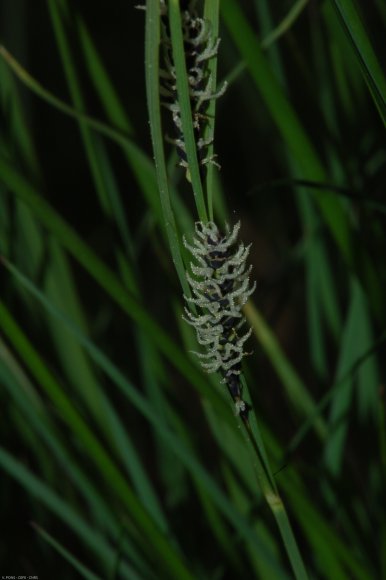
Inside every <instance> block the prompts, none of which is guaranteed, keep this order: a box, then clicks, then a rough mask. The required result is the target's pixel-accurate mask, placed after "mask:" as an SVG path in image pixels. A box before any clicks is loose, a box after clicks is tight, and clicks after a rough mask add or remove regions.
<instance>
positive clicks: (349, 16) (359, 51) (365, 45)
mask: <svg viewBox="0 0 386 580" xmlns="http://www.w3.org/2000/svg"><path fill="white" fill-rule="evenodd" d="M333 3H334V5H335V8H336V10H337V12H338V14H339V16H340V19H341V22H342V26H343V28H344V30H345V32H346V34H347V35H348V37H349V39H350V41H351V44H352V47H353V49H354V51H355V55H356V57H357V60H358V62H359V66H360V68H361V70H362V73H363V76H364V78H365V80H366V83H367V85H368V87H369V90H370V93H371V96H372V97H373V99H374V102H375V104H376V106H377V109H378V111H379V114H380V116H381V119H382V121H383V123H384V124H385V125H386V78H385V75H384V73H383V71H382V68H381V65H380V63H379V61H378V58H377V56H376V54H375V52H374V49H373V47H372V44H371V41H370V39H369V37H368V34H367V32H366V28H365V26H364V24H363V22H362V19H361V17H360V14H359V12H358V9H357V7H356V5H355V3H354V1H353V0H333Z"/></svg>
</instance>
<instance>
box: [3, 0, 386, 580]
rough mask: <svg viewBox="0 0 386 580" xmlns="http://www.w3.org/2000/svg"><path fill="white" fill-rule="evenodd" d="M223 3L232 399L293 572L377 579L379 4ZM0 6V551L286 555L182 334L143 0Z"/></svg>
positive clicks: (167, 567)
mask: <svg viewBox="0 0 386 580" xmlns="http://www.w3.org/2000/svg"><path fill="white" fill-rule="evenodd" d="M220 4H221V7H220V16H221V19H220V36H221V38H222V41H221V48H220V56H219V71H218V78H219V82H221V80H222V79H224V78H228V80H229V87H228V90H227V92H226V94H225V95H224V96H223V97H222V98H221V99H220V100H219V101H218V103H217V116H216V139H215V150H216V152H217V153H218V156H219V161H220V163H221V166H222V170H221V172H220V174H216V175H215V179H214V206H215V214H216V216H217V219H218V220H221V218H222V217H224V216H228V217H227V219H228V220H230V221H231V222H234V221H236V220H238V219H240V220H241V221H242V237H243V240H244V241H245V242H246V243H250V242H252V243H253V249H252V252H251V259H252V262H253V265H254V276H255V278H256V280H257V282H258V287H257V291H256V293H255V296H254V305H252V304H251V305H248V309H247V315H248V318H249V320H250V322H251V324H252V326H253V328H254V331H255V340H254V341H251V343H252V344H251V350H252V349H253V351H254V353H253V356H251V357H248V361H247V365H246V376H247V380H248V385H249V390H250V396H251V399H252V402H253V405H254V408H255V410H256V414H257V417H258V419H259V422H260V425H261V430H262V435H263V438H264V441H265V444H266V446H267V451H268V455H269V459H270V463H271V467H272V469H273V472H274V475H275V480H276V483H277V485H278V487H279V489H280V491H281V494H282V496H283V499H284V501H285V503H286V506H287V509H288V512H289V516H290V519H291V522H292V524H293V526H294V529H295V533H296V536H297V538H298V541H299V545H300V549H301V551H302V555H303V557H304V560H305V562H306V566H307V569H308V572H309V575H310V578H331V579H334V580H335V579H344V578H348V579H351V578H360V579H373V578H386V528H385V520H384V489H385V475H386V471H385V470H386V446H385V417H384V378H383V377H384V366H385V363H384V360H385V336H386V334H385V306H384V288H385V277H386V271H385V265H384V263H385V258H384V256H385V211H386V199H385V195H384V183H385V173H386V171H385V158H386V150H385V140H384V124H385V118H386V114H385V111H386V108H385V97H386V90H385V86H386V84H385V76H384V73H383V70H384V66H385V60H386V56H385V51H384V46H383V44H384V43H383V39H384V34H385V22H386V10H385V8H384V4H383V3H382V2H381V1H376V0H374V1H373V2H369V3H366V5H365V6H364V5H362V4H361V5H360V6H358V5H356V4H355V3H354V2H352V0H344V1H343V0H334V1H333V0H330V1H323V2H314V1H309V2H305V1H298V2H278V1H272V2H268V0H255V2H246V1H243V2H236V1H234V0H222V2H221V3H220ZM0 11H1V12H0V31H1V33H0V34H1V36H0V41H1V43H2V45H3V46H4V47H5V48H6V50H7V51H8V52H7V51H5V50H2V51H1V58H0V99H1V110H0V255H1V259H2V263H1V267H0V268H1V269H0V281H1V297H0V384H1V389H0V397H1V409H2V420H1V423H0V431H1V448H0V467H1V469H2V477H1V484H0V485H1V494H0V501H1V513H2V516H3V517H2V521H3V526H2V527H3V530H4V533H3V537H4V538H5V541H3V542H2V544H1V546H0V570H1V573H2V574H31V575H32V574H38V575H39V577H40V578H58V579H61V578H63V579H67V578H79V577H84V578H103V579H104V578H109V579H118V578H129V579H131V578H150V579H151V578H154V579H156V578H205V579H206V578H211V579H212V578H213V579H234V578H245V577H246V578H262V579H264V580H265V579H268V580H270V579H271V578H272V579H276V578H288V577H291V572H290V568H289V564H288V562H287V559H286V556H285V553H284V550H283V547H282V545H281V540H280V537H279V535H278V533H277V530H276V527H275V524H274V522H273V521H272V518H271V514H270V513H269V510H268V509H267V507H266V505H265V503H264V502H263V499H262V497H261V495H260V492H259V489H258V486H257V484H256V480H255V477H254V473H253V466H252V463H253V458H252V457H251V456H250V455H249V452H248V449H247V446H246V444H245V440H244V437H243V435H242V433H241V430H240V429H239V426H238V421H237V419H235V417H234V416H233V411H232V407H231V405H230V404H229V401H228V399H227V397H226V394H225V393H224V392H223V391H224V389H223V387H222V386H221V385H219V384H218V381H217V380H216V378H214V379H213V378H212V377H208V376H206V375H204V374H203V373H202V372H201V370H200V369H199V368H198V367H197V365H196V362H197V361H196V360H194V359H192V358H191V356H190V354H189V350H190V349H191V348H195V346H194V344H195V343H194V338H193V336H192V335H191V333H190V331H189V328H185V327H184V325H183V324H182V322H181V308H182V296H181V290H180V286H179V281H178V277H177V276H176V273H175V271H174V267H173V263H172V261H171V258H170V253H169V249H168V245H167V242H166V235H165V224H164V222H163V216H162V212H161V205H160V201H159V194H158V189H157V186H156V180H155V171H154V166H153V161H152V151H151V146H150V138H149V125H148V114H147V108H146V94H145V80H144V74H145V73H144V42H145V41H144V14H143V13H142V12H140V11H137V10H134V8H133V6H132V4H131V3H129V4H128V3H124V2H120V1H118V2H115V3H114V5H113V6H109V7H108V9H106V6H105V5H103V4H100V5H98V4H97V3H95V5H93V6H92V7H90V4H89V3H88V2H86V1H84V0H78V1H77V2H73V1H70V0H48V1H47V2H34V3H31V2H27V1H26V0H24V1H23V0H3V2H2V3H1V5H0ZM10 55H13V57H14V58H15V59H16V61H17V62H18V63H20V65H21V67H23V69H20V68H17V65H15V64H12V63H13V62H14V61H12V60H11V56H10ZM12 66H13V69H14V70H12ZM26 71H28V73H29V74H30V75H31V77H29V76H27V72H26ZM15 72H16V73H17V74H15ZM37 83H38V84H37ZM44 91H48V93H47V92H44ZM43 97H44V98H43ZM53 97H55V98H56V99H59V100H60V103H58V101H56V100H55V99H54V98H53ZM58 104H59V107H61V109H62V110H59V108H58ZM63 105H65V106H64V108H63ZM96 121H98V123H97V122H96ZM101 124H102V125H101ZM168 153H170V159H169V163H168V168H169V184H170V190H171V195H172V200H173V208H174V214H175V217H176V221H177V227H178V231H180V232H186V233H187V234H188V235H189V233H190V232H191V230H192V223H193V221H194V220H195V219H196V213H195V209H194V204H193V200H192V199H191V196H190V191H189V188H188V187H187V186H186V184H185V183H184V176H183V171H182V170H181V169H180V168H178V167H177V166H176V157H175V154H174V153H173V151H172V150H171V149H170V150H168Z"/></svg>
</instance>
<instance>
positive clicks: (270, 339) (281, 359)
mask: <svg viewBox="0 0 386 580" xmlns="http://www.w3.org/2000/svg"><path fill="white" fill-rule="evenodd" d="M244 312H245V315H246V317H247V319H248V322H249V324H250V325H251V326H252V328H253V331H254V333H255V334H256V336H257V338H258V340H259V342H260V344H261V346H262V348H263V349H264V351H265V352H266V354H267V356H268V358H269V359H270V361H271V363H272V365H273V367H274V369H275V371H276V373H277V374H278V376H279V377H280V379H281V381H282V383H283V385H284V386H285V388H286V391H287V395H288V398H289V399H290V401H291V402H292V404H293V405H294V407H295V408H297V409H298V410H299V411H301V412H302V414H304V415H305V416H306V417H308V416H311V415H312V416H314V411H315V409H316V407H315V403H314V401H313V400H312V397H311V395H310V394H309V391H308V390H307V388H306V386H305V385H304V383H303V381H302V380H301V378H300V377H299V375H298V374H297V373H296V371H295V369H294V368H293V367H292V365H291V363H290V361H289V360H288V359H287V357H286V356H285V354H284V353H283V351H282V349H281V347H280V345H279V343H278V340H277V338H276V337H275V335H274V333H273V332H272V331H271V330H270V328H269V327H268V325H267V324H266V323H265V322H264V320H263V318H262V316H261V314H260V313H259V312H258V311H257V309H256V308H255V307H254V306H253V304H252V302H248V303H247V304H246V305H245V307H244ZM314 421H315V422H314V428H315V431H316V433H317V434H318V436H319V437H320V438H321V439H324V438H325V436H326V425H325V423H324V421H323V419H322V418H321V417H315V416H314Z"/></svg>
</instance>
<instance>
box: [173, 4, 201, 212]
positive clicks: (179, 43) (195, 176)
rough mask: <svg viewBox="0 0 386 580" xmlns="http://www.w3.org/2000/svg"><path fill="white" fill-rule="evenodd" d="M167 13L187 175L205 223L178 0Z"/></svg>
mask: <svg viewBox="0 0 386 580" xmlns="http://www.w3.org/2000/svg"><path fill="white" fill-rule="evenodd" d="M168 13H169V19H170V33H171V41H172V49H173V62H174V66H175V69H176V84H177V93H178V103H179V106H180V109H181V122H182V129H183V133H184V143H185V148H186V155H187V158H188V164H189V175H190V178H191V182H192V187H193V194H194V199H195V202H196V207H197V212H198V216H199V218H200V220H201V221H202V222H204V223H206V222H207V221H208V214H207V209H206V204H205V199H204V192H203V189H202V183H201V176H200V167H199V163H198V157H197V146H196V140H195V137H194V129H193V117H192V109H191V106H190V95H189V82H188V76H187V72H186V63H185V49H184V40H183V37H182V22H181V13H180V7H179V2H178V0H170V1H169V3H168Z"/></svg>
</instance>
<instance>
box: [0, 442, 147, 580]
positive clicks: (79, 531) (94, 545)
mask: <svg viewBox="0 0 386 580" xmlns="http://www.w3.org/2000/svg"><path fill="white" fill-rule="evenodd" d="M0 467H1V468H2V469H3V470H4V471H5V472H6V473H7V474H8V475H10V476H11V477H13V478H14V479H15V480H16V481H17V482H18V483H19V484H20V485H21V486H22V487H24V488H25V490H26V491H27V492H28V493H29V494H31V495H32V496H33V497H36V499H37V500H38V501H39V502H41V503H42V504H43V505H45V506H46V507H47V508H48V509H49V510H50V511H52V512H53V513H54V514H55V515H56V516H57V517H58V518H59V519H60V520H62V521H63V522H64V523H65V524H66V525H67V526H68V527H69V528H70V529H71V530H72V531H73V532H74V533H75V534H76V535H77V536H78V537H79V538H80V539H81V540H82V542H84V543H85V544H86V545H87V546H88V547H89V548H90V549H91V550H92V551H93V552H94V553H95V556H96V558H97V559H98V560H101V561H102V563H103V566H104V568H105V570H106V572H107V571H108V570H110V569H111V568H112V566H113V564H114V552H113V550H112V549H111V548H110V546H109V545H108V544H107V543H106V542H105V541H104V539H103V538H102V536H101V535H100V534H98V533H97V532H95V531H94V530H93V528H92V527H91V526H89V525H88V524H86V523H85V522H84V521H83V519H82V518H81V517H79V515H78V514H77V513H76V511H75V510H74V509H73V508H72V506H71V505H70V504H69V503H68V502H66V501H65V500H63V499H62V498H61V497H59V496H58V495H57V494H56V493H55V492H53V490H52V489H51V488H50V486H49V485H47V484H45V483H44V482H43V481H41V480H40V479H39V478H38V477H36V475H34V474H32V473H31V472H30V471H29V470H28V469H27V468H26V467H25V466H24V465H23V464H22V463H20V462H19V461H17V460H16V459H15V458H14V457H12V455H10V454H9V453H8V452H7V451H6V450H5V449H3V448H0ZM131 574H134V577H136V574H135V571H134V570H132V569H130V568H129V569H126V572H124V577H125V578H127V580H131V578H133V576H132V575H131Z"/></svg>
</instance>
